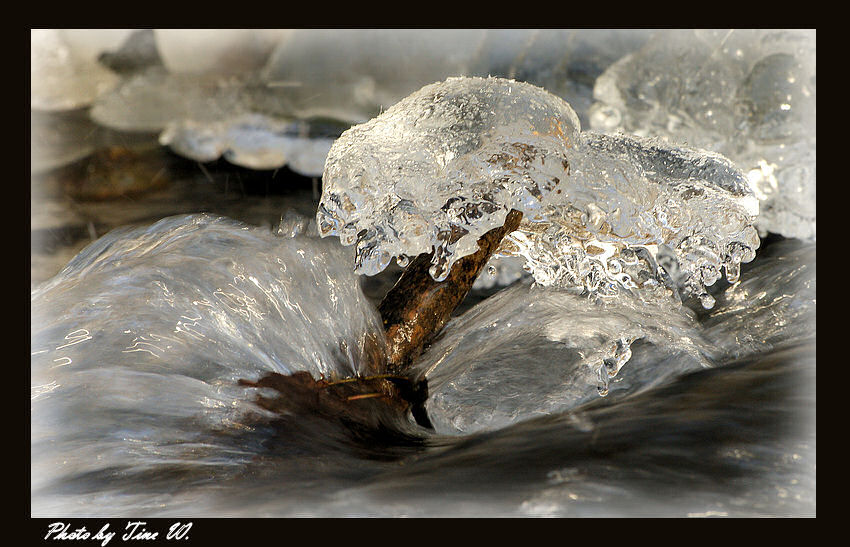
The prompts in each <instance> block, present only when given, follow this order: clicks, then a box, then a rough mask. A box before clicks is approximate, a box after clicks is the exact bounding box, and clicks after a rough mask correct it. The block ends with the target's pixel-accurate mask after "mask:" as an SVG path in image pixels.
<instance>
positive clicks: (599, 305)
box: [415, 282, 711, 434]
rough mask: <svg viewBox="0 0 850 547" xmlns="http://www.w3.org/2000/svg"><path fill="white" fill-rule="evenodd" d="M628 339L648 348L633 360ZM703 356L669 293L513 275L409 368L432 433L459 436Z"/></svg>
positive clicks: (577, 401)
mask: <svg viewBox="0 0 850 547" xmlns="http://www.w3.org/2000/svg"><path fill="white" fill-rule="evenodd" d="M637 340H642V343H643V344H644V346H643V347H644V350H643V351H644V353H646V352H647V351H649V354H648V355H647V356H645V357H644V358H638V364H635V363H634V362H630V360H631V359H632V344H633V343H634V342H636V341H637ZM710 354H711V348H709V347H708V345H707V344H706V343H705V341H704V340H703V338H702V335H701V333H700V331H699V329H698V325H697V323H696V322H695V321H694V316H693V313H692V312H691V311H690V310H689V309H688V308H684V307H681V306H676V305H675V304H674V303H673V302H671V301H669V300H667V301H665V300H660V301H658V302H652V303H648V302H645V301H643V300H641V299H638V298H636V297H632V296H627V297H623V298H618V299H613V300H607V299H599V300H592V299H588V298H585V297H584V296H582V295H581V294H580V293H578V292H577V291H568V290H564V289H557V288H548V287H539V286H529V283H528V282H523V283H519V284H517V285H514V286H512V287H511V288H508V289H504V290H502V291H500V292H498V293H497V294H495V295H493V296H491V297H489V298H487V299H486V300H484V301H482V302H481V303H479V304H477V305H476V306H475V307H474V308H472V309H471V310H469V311H468V312H466V313H465V314H463V315H462V316H460V317H459V318H456V319H455V320H453V321H452V323H450V324H449V325H447V326H446V329H445V334H444V335H443V336H442V337H441V338H440V339H438V340H437V341H436V342H435V343H434V345H433V346H431V348H429V350H428V351H427V352H426V353H425V354H424V355H423V356H422V358H421V359H419V361H418V362H417V363H416V366H415V371H416V373H418V374H419V375H421V376H424V377H426V378H427V379H428V392H429V399H428V402H427V408H428V415H429V417H430V419H431V421H432V423H433V424H434V427H435V428H436V429H437V432H438V433H444V434H459V433H472V432H476V431H481V430H494V429H499V428H502V427H505V426H507V425H510V424H513V423H517V422H520V421H522V420H526V419H529V418H532V417H535V416H541V415H549V414H555V413H558V412H563V411H566V410H570V409H572V408H575V407H578V406H579V405H581V404H583V403H586V402H588V401H591V400H594V399H596V398H598V395H603V396H604V395H608V394H609V391H610V392H612V393H617V394H618V395H622V394H624V393H630V392H634V391H635V390H637V389H639V388H645V387H647V386H648V385H654V384H657V383H658V382H662V381H663V380H664V379H667V378H670V377H671V376H673V375H676V374H681V373H682V372H684V371H686V370H698V369H700V368H702V367H704V366H707V365H708V364H709V362H710V361H709V360H708V358H707V356H710ZM529 355H534V358H533V359H529V358H528V356H529ZM671 356H675V358H673V359H671V358H670V357H671ZM646 357H649V358H646ZM668 361H669V362H668ZM627 362H629V365H628V373H624V374H618V373H619V372H620V369H621V368H622V367H623V366H624V365H625V364H626V363H627ZM662 362H663V363H665V364H664V365H661V364H659V363H662ZM637 367H644V368H647V371H648V370H651V372H647V371H638V370H634V369H635V368H637Z"/></svg>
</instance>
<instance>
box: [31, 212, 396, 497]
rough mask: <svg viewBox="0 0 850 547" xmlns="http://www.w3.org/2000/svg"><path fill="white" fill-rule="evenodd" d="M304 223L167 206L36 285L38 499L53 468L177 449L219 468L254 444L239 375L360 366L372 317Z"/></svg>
mask: <svg viewBox="0 0 850 547" xmlns="http://www.w3.org/2000/svg"><path fill="white" fill-rule="evenodd" d="M298 232H300V230H294V231H293V230H292V225H291V223H290V224H289V225H287V228H286V229H285V230H284V231H283V232H280V233H279V234H273V233H272V232H270V231H269V230H268V229H265V230H264V229H259V228H249V227H247V226H245V225H242V224H240V223H237V222H235V221H230V220H228V219H224V218H220V217H211V216H207V215H192V216H181V217H171V218H166V219H164V220H162V221H160V222H157V223H156V224H154V225H152V226H150V227H145V228H138V229H132V230H130V229H122V230H116V231H113V232H111V233H110V234H108V235H106V236H104V237H102V238H101V239H99V240H98V241H96V242H95V243H93V244H91V245H90V246H89V247H87V248H86V249H85V250H84V251H83V252H82V253H80V255H78V256H77V257H76V258H75V259H74V260H72V261H71V262H70V263H69V264H68V266H67V267H66V268H65V269H64V270H63V271H62V272H61V273H60V274H58V275H57V276H56V277H55V278H53V279H52V280H50V281H49V282H47V283H46V284H44V285H41V286H39V287H38V288H36V289H35V290H34V291H33V292H32V295H31V309H32V333H31V342H32V358H31V366H32V368H31V382H32V384H31V385H32V403H31V405H32V454H33V475H32V477H33V491H34V494H33V496H34V497H33V500H34V505H39V506H40V507H41V509H42V510H43V509H44V506H43V505H41V504H43V503H46V501H45V499H44V498H42V497H41V495H40V494H39V492H38V490H39V488H40V487H42V486H44V487H48V486H50V487H51V488H52V489H53V491H54V492H55V491H56V490H55V489H56V488H57V485H56V484H55V483H53V481H57V480H68V481H71V480H73V479H75V478H79V477H81V476H88V480H90V481H94V480H97V479H96V478H97V477H100V479H102V480H110V479H109V477H113V476H114V475H112V473H118V474H121V475H122V476H123V477H125V478H127V480H131V481H132V480H133V479H132V478H131V477H133V476H137V477H138V475H139V474H141V473H144V472H147V471H150V472H151V473H152V474H153V475H154V476H156V475H157V470H159V471H160V472H164V471H163V470H166V469H168V467H169V465H171V464H172V463H174V462H175V461H179V460H182V461H185V462H187V466H184V467H183V469H184V471H185V470H187V469H189V470H192V469H194V470H195V471H197V472H198V473H199V474H200V475H201V476H206V477H209V474H210V473H214V474H215V475H216V476H217V477H218V478H219V479H222V478H223V477H226V476H227V475H228V474H229V473H230V471H231V470H235V469H237V468H239V467H240V466H241V465H243V464H245V463H246V462H247V461H248V459H250V455H246V452H245V450H246V449H245V447H244V446H242V445H239V443H238V442H237V440H236V437H237V436H238V434H239V433H240V432H241V431H243V430H244V429H245V427H244V426H242V425H240V424H242V422H241V421H240V420H241V418H240V417H241V416H242V415H243V414H244V413H245V412H247V411H249V410H250V408H249V407H250V403H249V402H248V400H249V397H248V396H247V395H246V392H245V388H243V387H240V386H238V385H237V384H236V382H237V380H238V379H240V378H245V379H250V380H256V379H258V378H259V377H260V376H261V375H263V374H264V373H267V372H272V371H274V372H280V373H284V374H285V373H289V372H293V371H299V370H305V371H309V372H310V373H311V374H312V375H314V376H315V377H317V378H318V377H319V376H320V375H325V376H326V377H329V378H330V377H334V376H340V375H344V376H348V375H351V374H354V373H355V372H357V371H359V370H360V369H361V367H362V366H363V365H364V362H365V359H367V353H366V351H367V350H365V349H364V340H365V338H367V337H370V338H373V339H374V340H375V341H377V342H378V343H380V341H381V340H383V331H382V329H381V325H380V319H379V318H378V315H377V313H376V312H375V310H374V308H373V306H372V305H371V304H370V303H369V302H368V301H367V300H366V298H365V297H364V296H363V295H362V293H361V292H360V288H359V283H358V279H357V276H355V275H354V274H352V273H351V271H350V269H349V268H348V267H347V263H348V260H344V259H343V256H344V254H345V253H343V252H341V251H342V249H341V248H340V247H339V246H338V245H333V244H331V243H330V242H325V241H321V240H320V239H318V238H317V237H307V236H306V235H304V234H299V233H298ZM287 233H295V234H296V235H295V236H294V237H289V236H288V235H287ZM377 347H380V346H377ZM255 410H256V409H255ZM56 447H61V449H57V448H56ZM57 459H59V460H60V461H58V462H57ZM116 470H119V471H116ZM213 470H215V471H213ZM86 473H90V475H86ZM189 474H190V475H191V472H189ZM185 478H186V477H185V476H184V479H185ZM89 484H91V483H89ZM110 484H111V485H112V486H115V485H116V483H114V482H113V483H110Z"/></svg>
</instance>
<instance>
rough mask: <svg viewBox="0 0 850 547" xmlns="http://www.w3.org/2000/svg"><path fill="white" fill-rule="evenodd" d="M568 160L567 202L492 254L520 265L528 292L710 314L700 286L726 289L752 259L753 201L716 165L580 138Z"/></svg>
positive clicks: (652, 142) (705, 158)
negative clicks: (532, 285)
mask: <svg viewBox="0 0 850 547" xmlns="http://www.w3.org/2000/svg"><path fill="white" fill-rule="evenodd" d="M569 161H570V176H569V177H566V178H565V179H564V181H563V182H562V184H561V185H560V190H562V191H563V192H564V194H566V195H567V196H568V198H567V200H568V201H567V203H565V204H563V205H560V204H558V205H549V206H547V207H546V208H545V209H544V214H543V215H542V216H543V220H541V221H539V222H525V221H523V223H522V224H521V225H520V229H519V230H517V231H516V232H513V233H512V234H509V235H508V236H507V237H506V238H505V240H504V241H503V243H502V246H501V247H500V248H499V250H498V251H499V252H500V253H501V254H514V255H519V256H523V257H525V258H526V260H527V266H528V267H529V269H530V270H531V272H532V274H533V275H534V279H535V281H536V282H537V283H539V284H541V285H557V286H562V287H570V286H578V287H582V288H584V289H585V290H586V291H587V292H588V293H590V294H594V295H599V296H616V295H617V294H619V293H621V292H622V291H624V290H626V291H638V292H639V293H640V294H642V295H643V296H644V297H646V298H651V297H658V298H665V297H666V296H665V295H670V293H671V292H673V293H676V294H674V295H673V296H675V297H677V298H682V297H685V296H690V295H694V296H696V297H698V298H699V299H700V301H701V302H702V305H703V306H704V307H706V308H710V307H712V305H713V300H712V297H711V296H710V295H709V294H708V292H707V290H706V286H709V285H713V284H714V283H715V282H716V281H717V280H718V279H719V278H720V276H721V274H722V273H723V272H724V271H725V274H726V277H727V278H728V279H729V281H730V282H734V281H736V280H737V279H738V275H739V272H740V264H741V263H742V262H749V261H751V260H752V259H753V258H754V257H755V250H756V248H758V246H759V238H758V234H757V233H756V230H755V229H754V228H753V221H754V218H755V215H756V214H757V213H758V202H757V200H756V199H755V198H754V197H753V195H752V193H751V192H750V190H749V188H748V186H747V184H746V180H745V179H744V177H743V175H742V174H741V173H740V172H739V171H738V170H737V169H736V168H735V167H734V166H733V165H732V164H731V162H729V161H728V160H726V159H725V158H723V157H722V156H719V155H717V154H712V153H708V152H703V151H698V150H693V149H687V148H679V147H673V146H669V145H666V144H665V143H663V142H662V141H659V140H657V139H647V138H637V137H626V136H623V135H617V136H609V135H604V134H597V133H582V134H581V138H580V140H579V143H578V145H577V146H576V147H575V148H574V149H573V150H571V151H570V153H569Z"/></svg>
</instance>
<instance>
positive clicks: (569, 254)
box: [317, 78, 759, 307]
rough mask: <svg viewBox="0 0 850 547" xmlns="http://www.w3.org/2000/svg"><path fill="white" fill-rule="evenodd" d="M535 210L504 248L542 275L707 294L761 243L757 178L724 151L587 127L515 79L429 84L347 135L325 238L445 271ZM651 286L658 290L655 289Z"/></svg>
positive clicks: (363, 264) (335, 168) (372, 256)
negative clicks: (487, 236)
mask: <svg viewBox="0 0 850 547" xmlns="http://www.w3.org/2000/svg"><path fill="white" fill-rule="evenodd" d="M511 209H517V210H519V211H522V213H523V222H522V224H521V226H520V229H519V230H517V231H516V232H514V233H512V234H510V235H509V236H507V238H506V240H505V241H504V242H503V245H502V246H501V247H500V249H499V250H498V251H497V253H498V254H500V255H504V256H521V257H523V258H524V259H525V260H526V268H527V269H528V270H529V271H531V273H532V274H533V275H534V278H535V280H536V281H537V283H539V284H542V285H557V286H561V287H575V286H578V287H583V288H585V289H587V291H588V292H590V293H593V294H599V295H603V296H610V295H615V294H617V293H618V292H619V291H620V290H622V289H630V290H631V289H650V290H652V291H656V292H658V291H660V292H664V293H667V294H669V292H670V289H672V290H673V291H682V292H683V293H684V294H685V295H690V294H694V295H696V296H699V297H700V298H701V299H702V302H703V305H704V306H706V307H711V305H712V301H711V297H710V296H709V295H708V293H707V291H706V290H705V286H706V285H711V284H713V283H714V282H715V281H716V280H717V279H718V278H719V276H720V275H721V270H722V269H724V268H725V270H726V274H727V277H728V278H729V279H730V280H733V281H734V280H736V279H737V276H738V273H739V265H740V263H741V262H747V261H750V260H752V259H753V257H754V256H755V249H756V248H757V247H758V245H759V239H758V235H757V233H756V231H755V229H754V228H753V227H752V222H753V219H754V217H755V215H757V213H758V201H757V200H756V198H755V197H753V195H752V192H751V191H750V189H749V187H748V184H747V181H746V179H745V178H744V177H743V175H742V174H741V173H740V172H739V171H738V170H737V169H736V168H735V167H734V165H732V164H731V162H729V161H728V160H726V159H725V158H723V157H722V156H720V155H718V154H713V153H707V152H702V151H697V150H692V149H688V148H678V147H671V146H668V145H665V144H664V143H663V142H661V141H657V140H651V139H640V138H631V137H625V136H606V135H602V134H594V133H586V134H582V133H580V127H579V122H578V118H577V117H576V115H575V113H574V112H573V111H572V109H571V108H570V106H569V105H568V104H567V103H565V102H564V101H563V100H561V99H559V98H558V97H555V96H553V95H551V94H549V93H548V92H546V91H545V90H543V89H541V88H538V87H535V86H532V85H530V84H526V83H522V82H516V81H513V80H507V79H501V78H449V79H448V80H446V81H445V82H439V83H435V84H431V85H428V86H425V87H424V88H422V89H421V90H419V91H418V92H416V93H414V94H412V95H410V96H409V97H407V98H406V99H404V100H402V101H401V102H399V103H397V104H396V105H394V106H393V107H392V108H390V109H389V110H387V111H386V112H384V113H383V114H381V115H380V116H378V117H376V118H374V119H372V120H371V121H369V122H367V123H365V124H361V125H358V126H354V127H353V128H351V129H349V130H348V131H346V132H345V133H344V134H343V135H342V137H340V139H338V140H337V141H336V142H335V143H334V145H333V146H332V148H331V151H330V153H329V155H328V160H327V162H326V165H325V174H324V188H323V193H322V200H321V203H320V204H319V208H318V212H317V223H318V225H319V229H320V233H321V234H322V236H328V235H337V236H339V238H340V240H341V241H342V243H343V244H344V245H352V244H355V243H356V258H355V269H356V271H358V272H359V273H365V274H369V275H374V274H376V273H378V272H380V271H382V270H383V269H384V268H385V267H386V266H387V264H388V263H389V261H390V260H391V259H392V258H393V257H396V258H397V259H398V260H399V262H400V263H401V264H405V263H406V261H407V260H408V257H412V256H417V255H419V254H421V253H430V252H432V251H433V252H434V255H433V258H432V267H431V275H432V276H433V277H434V279H436V280H438V281H439V280H442V279H444V278H445V276H446V275H447V274H448V271H449V270H450V268H451V266H452V264H453V263H454V262H455V261H457V260H458V259H460V258H462V257H463V256H466V255H469V254H472V253H474V252H475V251H476V250H477V249H478V246H477V240H478V238H479V237H480V236H481V235H482V234H484V233H486V232H487V231H489V230H491V229H493V228H496V227H499V226H501V225H502V224H503V223H504V220H505V217H506V215H507V213H508V212H509V211H510V210H511ZM646 292H648V291H646Z"/></svg>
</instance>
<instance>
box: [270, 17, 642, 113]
mask: <svg viewBox="0 0 850 547" xmlns="http://www.w3.org/2000/svg"><path fill="white" fill-rule="evenodd" d="M649 35H650V32H649V31H646V30H617V31H612V30H599V29H595V30H581V29H578V30H577V29H572V30H559V29H427V30H423V29H403V30H399V29H378V30H368V29H342V30H340V29H335V30H312V29H311V30H295V31H293V33H292V35H291V37H290V39H289V40H288V41H286V42H285V43H282V44H280V45H279V46H278V47H277V49H276V50H275V52H274V54H273V55H272V56H271V58H270V59H269V63H268V65H267V66H266V67H265V68H264V70H263V80H264V81H266V82H268V84H269V85H270V86H273V87H279V88H280V90H281V93H280V95H279V100H280V104H281V105H284V107H285V108H286V109H287V110H288V111H289V112H290V113H291V114H292V115H296V116H297V117H300V118H305V117H313V116H322V117H330V118H336V119H340V120H347V121H349V122H356V123H360V122H363V121H366V120H368V119H370V118H372V117H373V116H375V115H377V114H378V113H379V112H380V111H381V109H386V108H388V107H390V106H391V105H393V104H395V103H396V102H398V101H399V100H401V99H402V98H404V97H406V96H407V95H408V94H410V93H412V92H414V91H416V90H417V89H419V88H421V87H422V86H423V85H426V84H428V83H431V82H434V81H438V80H443V79H445V78H447V77H450V76H488V75H492V76H501V77H506V78H511V79H515V80H519V81H524V82H528V83H531V84H534V85H537V86H541V87H544V88H546V89H548V90H549V91H550V92H552V93H554V94H556V95H558V96H560V97H561V98H563V99H565V100H567V101H568V102H569V103H570V104H572V105H573V106H574V107H575V106H577V105H578V106H579V108H576V110H577V111H578V113H579V117H581V116H583V115H584V113H585V111H586V109H587V108H588V107H589V106H590V103H591V99H592V97H591V96H592V88H593V82H594V80H595V79H596V77H597V76H598V75H599V74H601V73H602V71H603V70H604V69H605V68H606V67H607V66H608V65H609V64H611V63H612V62H614V61H615V60H617V59H619V58H620V57H621V56H623V55H625V54H626V53H629V52H632V51H635V50H636V49H638V47H640V46H641V45H642V44H643V43H644V42H645V41H646V40H647V38H648V37H649Z"/></svg>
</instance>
